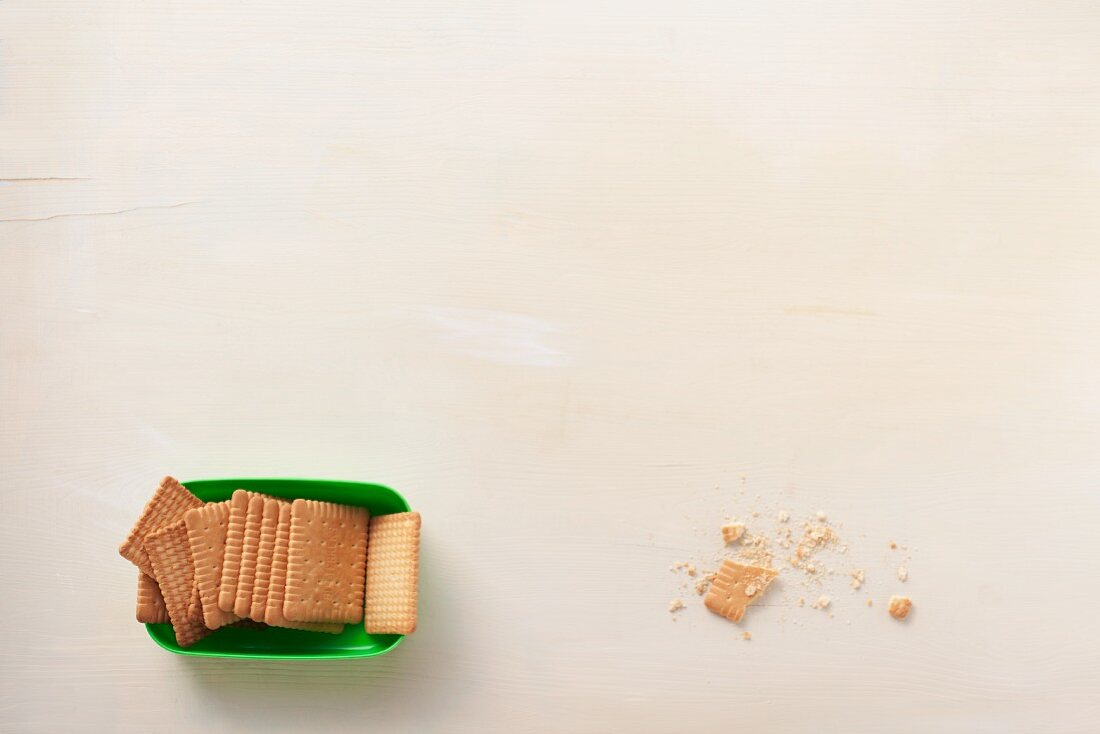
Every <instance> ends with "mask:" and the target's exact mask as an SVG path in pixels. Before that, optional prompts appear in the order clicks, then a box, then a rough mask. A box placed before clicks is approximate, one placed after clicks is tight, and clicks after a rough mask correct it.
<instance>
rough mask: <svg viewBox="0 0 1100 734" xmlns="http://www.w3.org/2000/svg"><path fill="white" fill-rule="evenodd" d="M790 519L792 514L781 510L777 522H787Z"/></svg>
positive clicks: (776, 517) (776, 518)
mask: <svg viewBox="0 0 1100 734" xmlns="http://www.w3.org/2000/svg"><path fill="white" fill-rule="evenodd" d="M790 519H791V513H789V512H787V511H786V510H780V511H779V514H778V515H776V516H775V521H776V522H787V521H788V520H790Z"/></svg>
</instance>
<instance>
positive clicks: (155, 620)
mask: <svg viewBox="0 0 1100 734" xmlns="http://www.w3.org/2000/svg"><path fill="white" fill-rule="evenodd" d="M137 621H139V622H143V623H145V624H168V622H169V621H170V620H169V619H168V609H167V608H165V606H164V597H163V596H162V595H161V593H160V586H158V585H157V580H156V579H154V578H153V577H152V576H149V575H148V574H146V573H145V572H144V571H138V590H137Z"/></svg>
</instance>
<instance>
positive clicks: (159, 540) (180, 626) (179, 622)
mask: <svg viewBox="0 0 1100 734" xmlns="http://www.w3.org/2000/svg"><path fill="white" fill-rule="evenodd" d="M145 549H146V551H147V552H148V553H149V560H150V562H151V563H152V564H153V570H154V571H155V572H156V580H157V583H158V584H159V585H160V590H161V593H162V594H163V595H164V606H165V607H167V609H168V617H169V619H170V620H171V621H172V628H173V629H174V630H175V632H176V643H177V644H179V646H180V647H188V646H190V645H193V644H194V643H196V642H198V641H199V640H201V639H202V638H203V637H206V636H207V635H208V634H210V630H209V629H208V628H207V627H206V625H204V624H203V623H202V622H201V621H197V620H195V619H192V618H191V617H190V616H188V611H187V609H188V606H189V605H190V603H191V590H192V585H193V583H194V579H195V567H194V565H193V564H192V562H191V550H190V548H189V546H188V542H187V527H186V526H185V525H184V524H183V520H180V521H179V522H177V523H175V524H173V525H169V526H168V527H166V528H162V529H161V530H158V531H157V532H155V533H151V534H150V535H147V536H145Z"/></svg>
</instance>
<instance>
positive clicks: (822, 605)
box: [810, 594, 833, 609]
mask: <svg viewBox="0 0 1100 734" xmlns="http://www.w3.org/2000/svg"><path fill="white" fill-rule="evenodd" d="M832 603H833V600H832V599H830V598H829V597H827V596H825V595H824V594H822V595H821V596H819V597H817V601H815V602H814V603H813V604H811V605H810V606H811V607H812V608H814V609H827V608H828V607H829V605H830V604H832Z"/></svg>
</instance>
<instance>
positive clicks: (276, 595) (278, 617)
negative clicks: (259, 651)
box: [264, 505, 344, 634]
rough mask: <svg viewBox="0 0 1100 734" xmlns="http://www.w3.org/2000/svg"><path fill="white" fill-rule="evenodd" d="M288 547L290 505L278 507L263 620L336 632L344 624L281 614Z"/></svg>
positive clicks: (313, 629)
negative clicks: (310, 620)
mask: <svg viewBox="0 0 1100 734" xmlns="http://www.w3.org/2000/svg"><path fill="white" fill-rule="evenodd" d="M289 547H290V505H283V506H282V507H280V508H279V522H278V525H277V526H276V529H275V546H274V549H273V550H272V554H271V580H270V583H269V584H268V591H267V609H266V610H265V612H264V622H266V623H267V624H269V625H271V626H272V627H288V628H290V629H296V630H307V631H310V632H328V633H330V634H338V633H340V632H342V631H343V629H344V625H342V624H333V623H331V622H329V623H326V622H294V621H291V620H289V619H287V618H286V617H285V616H284V615H283V595H284V593H285V592H286V557H287V551H288V549H289Z"/></svg>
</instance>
